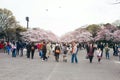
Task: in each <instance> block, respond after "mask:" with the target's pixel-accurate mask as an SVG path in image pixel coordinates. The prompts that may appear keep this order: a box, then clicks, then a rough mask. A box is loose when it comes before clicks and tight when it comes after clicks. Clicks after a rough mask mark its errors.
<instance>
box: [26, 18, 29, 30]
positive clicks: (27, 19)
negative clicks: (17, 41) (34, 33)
mask: <svg viewBox="0 0 120 80" xmlns="http://www.w3.org/2000/svg"><path fill="white" fill-rule="evenodd" d="M26 21H27V29H28V26H29V17H26Z"/></svg>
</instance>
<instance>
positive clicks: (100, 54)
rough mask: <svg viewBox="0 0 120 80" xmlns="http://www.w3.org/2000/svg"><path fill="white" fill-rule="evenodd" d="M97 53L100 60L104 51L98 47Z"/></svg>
mask: <svg viewBox="0 0 120 80" xmlns="http://www.w3.org/2000/svg"><path fill="white" fill-rule="evenodd" d="M96 53H97V58H98V62H100V61H101V58H102V51H101V49H100V48H98V49H97V51H96Z"/></svg>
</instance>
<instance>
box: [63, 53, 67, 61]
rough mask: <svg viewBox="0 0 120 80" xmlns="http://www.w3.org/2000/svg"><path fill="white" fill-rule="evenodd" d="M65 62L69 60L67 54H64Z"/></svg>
mask: <svg viewBox="0 0 120 80" xmlns="http://www.w3.org/2000/svg"><path fill="white" fill-rule="evenodd" d="M63 62H67V54H64V55H63Z"/></svg>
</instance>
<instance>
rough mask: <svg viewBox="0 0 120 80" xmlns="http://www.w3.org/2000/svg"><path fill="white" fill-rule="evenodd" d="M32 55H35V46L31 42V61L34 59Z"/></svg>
mask: <svg viewBox="0 0 120 80" xmlns="http://www.w3.org/2000/svg"><path fill="white" fill-rule="evenodd" d="M34 53H35V44H34V42H32V44H31V59H33V58H34Z"/></svg>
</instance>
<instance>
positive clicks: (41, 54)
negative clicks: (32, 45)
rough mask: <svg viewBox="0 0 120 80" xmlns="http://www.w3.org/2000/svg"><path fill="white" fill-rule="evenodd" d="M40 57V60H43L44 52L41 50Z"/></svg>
mask: <svg viewBox="0 0 120 80" xmlns="http://www.w3.org/2000/svg"><path fill="white" fill-rule="evenodd" d="M39 56H40V58H43V52H42V50H40V52H39Z"/></svg>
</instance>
